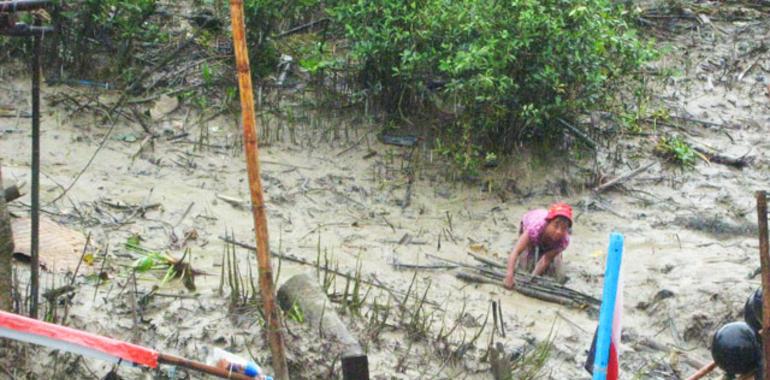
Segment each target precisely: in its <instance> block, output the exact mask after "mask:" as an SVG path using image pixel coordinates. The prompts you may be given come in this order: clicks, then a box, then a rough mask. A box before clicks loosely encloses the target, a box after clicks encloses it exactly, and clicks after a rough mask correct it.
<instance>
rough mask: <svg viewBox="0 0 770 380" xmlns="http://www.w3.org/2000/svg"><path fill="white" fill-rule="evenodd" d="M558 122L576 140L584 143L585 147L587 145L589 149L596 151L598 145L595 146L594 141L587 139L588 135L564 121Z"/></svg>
mask: <svg viewBox="0 0 770 380" xmlns="http://www.w3.org/2000/svg"><path fill="white" fill-rule="evenodd" d="M558 120H559V123H561V125H563V126H564V127H565V128H567V130H568V131H570V132H571V133H572V134H573V135H574V136H575V137H577V138H578V139H580V140H581V141H583V142H584V143H586V145H588V146H589V147H590V148H591V149H593V150H596V147H597V146H598V145H599V144H597V143H596V141H594V140H593V139H591V138H590V137H588V135H587V134H586V133H585V132H583V131H581V130H580V129H578V128H577V127H575V126H574V125H572V124H570V123H567V122H566V121H564V119H558Z"/></svg>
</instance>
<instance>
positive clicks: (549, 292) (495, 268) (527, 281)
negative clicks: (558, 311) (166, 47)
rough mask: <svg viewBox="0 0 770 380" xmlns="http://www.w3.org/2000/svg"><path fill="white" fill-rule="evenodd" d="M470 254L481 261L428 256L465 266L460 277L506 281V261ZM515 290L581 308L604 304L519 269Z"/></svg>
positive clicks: (495, 281)
mask: <svg viewBox="0 0 770 380" xmlns="http://www.w3.org/2000/svg"><path fill="white" fill-rule="evenodd" d="M468 255H470V256H471V257H472V258H473V259H474V260H476V261H478V262H479V264H476V265H471V264H465V263H461V262H457V261H453V260H449V259H445V258H442V257H438V256H435V255H429V257H430V258H432V259H436V260H439V261H443V262H447V263H451V264H454V265H456V266H457V267H459V268H462V269H463V270H462V271H458V272H457V273H455V276H457V278H459V279H461V280H464V281H468V282H476V283H485V284H494V285H500V286H502V285H503V279H505V272H504V271H505V269H506V267H505V264H503V263H501V262H497V261H495V260H492V259H489V258H486V257H483V256H480V255H477V254H474V253H471V252H468ZM516 291H517V292H519V293H521V294H523V295H525V296H528V297H532V298H537V299H539V300H542V301H546V302H553V303H557V304H560V305H566V306H571V307H576V308H579V309H587V310H593V311H596V310H598V308H599V306H600V305H601V300H599V299H597V298H596V297H593V296H591V295H589V294H586V293H583V292H580V291H577V290H574V289H571V288H569V287H567V286H564V285H562V284H560V283H558V282H556V281H554V280H553V279H550V278H547V277H541V276H532V275H530V274H527V273H524V272H520V271H517V272H516Z"/></svg>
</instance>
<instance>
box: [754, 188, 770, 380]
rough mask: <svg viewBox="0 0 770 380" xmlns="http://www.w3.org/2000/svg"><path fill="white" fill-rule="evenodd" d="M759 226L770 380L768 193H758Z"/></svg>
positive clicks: (769, 376) (767, 376)
mask: <svg viewBox="0 0 770 380" xmlns="http://www.w3.org/2000/svg"><path fill="white" fill-rule="evenodd" d="M756 196H757V224H758V225H759V261H760V263H761V264H762V341H763V342H765V344H763V345H762V347H763V351H764V372H763V373H764V377H765V378H764V380H770V371H768V364H769V363H770V344H768V342H770V296H768V295H769V294H770V252H768V236H767V193H765V192H764V191H757V194H756Z"/></svg>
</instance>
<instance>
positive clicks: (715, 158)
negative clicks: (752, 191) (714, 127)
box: [693, 146, 754, 169]
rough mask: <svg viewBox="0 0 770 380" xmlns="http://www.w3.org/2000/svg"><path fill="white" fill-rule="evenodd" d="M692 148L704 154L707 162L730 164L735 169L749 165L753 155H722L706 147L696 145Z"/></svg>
mask: <svg viewBox="0 0 770 380" xmlns="http://www.w3.org/2000/svg"><path fill="white" fill-rule="evenodd" d="M693 149H695V151H696V152H698V153H700V154H702V155H704V156H705V157H706V158H707V159H708V160H709V162H713V163H715V164H722V165H726V166H732V167H734V168H737V169H743V168H745V167H747V166H749V165H751V163H752V162H753V161H754V159H753V157H747V156H746V155H744V156H742V157H738V158H735V157H728V156H723V155H721V154H719V153H713V152H711V151H709V150H708V149H704V148H701V147H697V146H696V147H693Z"/></svg>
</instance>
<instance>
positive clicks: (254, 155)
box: [230, 0, 289, 380]
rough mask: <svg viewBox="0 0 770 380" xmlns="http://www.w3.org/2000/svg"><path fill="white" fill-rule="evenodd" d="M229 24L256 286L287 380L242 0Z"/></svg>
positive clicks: (235, 0) (235, 1)
mask: <svg viewBox="0 0 770 380" xmlns="http://www.w3.org/2000/svg"><path fill="white" fill-rule="evenodd" d="M230 21H231V23H232V32H233V48H234V50H235V60H236V68H237V72H238V73H237V75H238V85H239V89H240V96H241V116H242V119H243V120H242V123H243V142H244V147H245V151H246V166H247V171H248V176H249V190H250V193H251V209H252V214H253V217H254V228H255V230H256V231H255V232H256V242H257V250H256V255H257V261H258V263H259V287H260V291H261V293H262V302H263V308H264V313H265V320H266V328H267V336H268V343H269V345H270V351H271V353H272V355H273V369H274V370H275V375H276V378H277V379H278V380H288V379H289V370H288V367H287V365H286V354H285V349H284V340H283V331H282V330H283V328H282V326H283V321H282V319H281V315H280V311H279V310H278V308H277V307H275V286H274V284H273V270H272V267H271V263H270V248H269V245H268V236H267V215H265V201H264V197H263V195H262V181H261V178H260V174H259V172H260V170H259V146H258V144H257V135H256V131H257V129H256V117H255V114H254V94H253V92H252V89H253V86H252V83H251V69H250V67H249V54H248V50H247V47H246V27H245V25H244V15H243V0H230Z"/></svg>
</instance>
